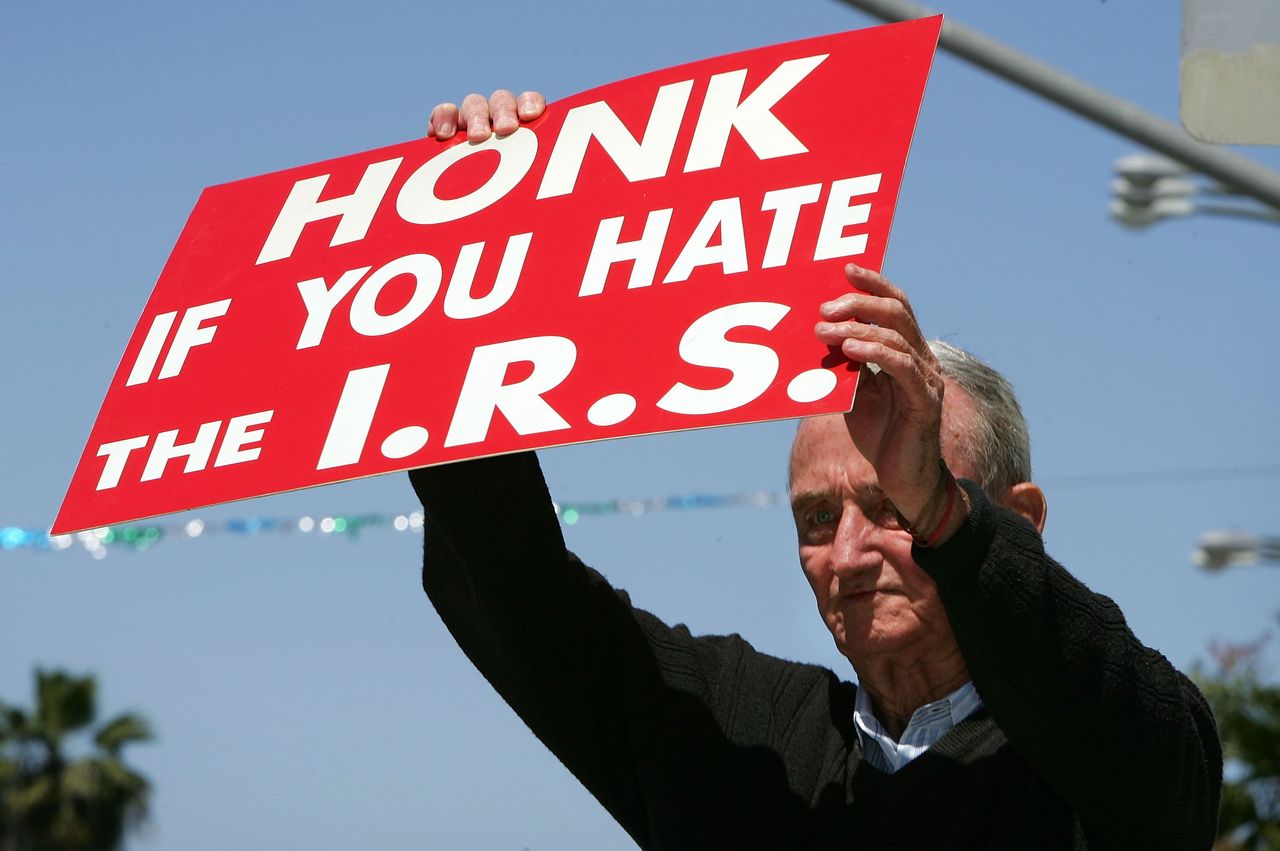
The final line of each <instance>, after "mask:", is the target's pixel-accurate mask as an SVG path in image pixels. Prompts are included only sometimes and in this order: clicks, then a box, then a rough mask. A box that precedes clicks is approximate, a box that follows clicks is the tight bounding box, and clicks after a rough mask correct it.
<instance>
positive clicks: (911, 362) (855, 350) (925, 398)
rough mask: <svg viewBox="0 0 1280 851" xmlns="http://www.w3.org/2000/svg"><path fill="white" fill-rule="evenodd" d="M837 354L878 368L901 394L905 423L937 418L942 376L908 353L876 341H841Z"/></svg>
mask: <svg viewBox="0 0 1280 851" xmlns="http://www.w3.org/2000/svg"><path fill="white" fill-rule="evenodd" d="M840 351H841V353H842V354H843V355H844V356H845V357H847V358H849V359H850V360H855V361H859V362H861V363H868V364H874V365H876V366H878V367H879V368H880V371H881V374H882V375H887V376H889V377H890V378H891V379H893V382H894V384H896V385H897V386H898V388H899V390H900V391H901V392H900V394H899V396H898V399H899V401H900V402H901V404H902V407H903V411H902V413H903V416H904V417H906V418H907V419H917V418H922V419H921V422H927V421H928V420H929V419H930V418H931V417H939V416H941V414H942V392H943V385H944V381H943V378H942V374H941V373H939V372H938V371H937V370H936V369H933V368H931V366H930V365H929V364H926V363H922V362H921V360H920V359H919V358H917V357H915V356H914V355H913V354H912V353H911V352H907V351H903V350H901V349H897V348H894V347H893V346H891V345H889V344H887V343H885V342H882V341H880V340H876V339H861V338H858V337H845V338H844V339H843V340H842V342H841V343H840Z"/></svg>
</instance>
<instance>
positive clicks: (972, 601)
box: [913, 483, 1222, 849]
mask: <svg viewBox="0 0 1280 851" xmlns="http://www.w3.org/2000/svg"><path fill="white" fill-rule="evenodd" d="M965 486H966V490H967V492H968V493H969V495H970V498H971V501H972V504H973V511H972V512H971V514H970V517H969V519H968V521H967V522H966V523H965V525H964V526H963V527H962V528H961V529H960V531H959V532H957V533H956V534H955V535H954V536H953V537H952V538H951V539H950V540H948V541H947V542H946V543H944V544H943V545H942V546H940V547H938V548H936V549H925V548H921V547H916V548H915V549H914V552H913V555H914V556H915V558H916V561H917V562H918V563H919V564H920V565H921V567H923V568H924V569H925V570H926V571H928V572H929V574H930V575H931V576H932V577H933V578H934V580H935V581H936V582H937V584H938V590H939V593H940V595H941V597H942V601H943V605H944V606H945V607H946V610H947V615H948V617H949V618H950V620H951V626H952V629H953V631H954V632H955V635H956V639H957V641H958V642H959V644H960V648H961V651H962V652H963V654H964V657H965V661H966V663H967V665H968V667H969V672H970V675H971V676H972V678H973V682H974V684H975V685H976V687H977V689H978V693H979V694H980V695H981V696H982V699H983V702H984V703H985V704H986V705H987V707H988V708H989V709H990V711H991V714H992V716H993V717H994V718H995V719H996V721H997V723H999V725H1000V727H1001V729H1003V730H1004V732H1005V734H1006V735H1007V736H1008V737H1009V741H1010V742H1011V743H1012V744H1013V745H1014V747H1016V748H1017V749H1018V750H1019V751H1020V752H1021V753H1022V754H1023V755H1024V756H1025V757H1026V758H1027V759H1028V760H1029V761H1031V763H1032V764H1033V765H1035V766H1036V768H1037V769H1038V770H1039V771H1040V772H1041V774H1042V775H1043V776H1044V777H1045V779H1046V780H1048V781H1049V783H1050V784H1052V785H1053V786H1054V787H1055V788H1056V789H1057V790H1058V791H1059V793H1060V794H1062V796H1063V797H1064V798H1065V799H1066V800H1067V801H1068V802H1069V803H1070V804H1071V805H1072V806H1073V807H1074V808H1075V810H1076V812H1077V813H1078V814H1079V815H1080V817H1081V820H1082V821H1083V823H1084V825H1085V827H1086V829H1087V830H1088V831H1089V832H1090V834H1091V835H1094V836H1096V837H1097V838H1098V839H1100V840H1103V841H1104V842H1106V845H1107V847H1113V846H1114V847H1118V848H1161V849H1180V848H1194V849H1207V848H1209V846H1210V845H1212V843H1213V839H1214V834H1215V829H1216V824H1217V811H1218V801H1219V797H1220V795H1221V787H1222V753H1221V746H1220V744H1219V741H1218V736H1217V730H1216V728H1215V725H1214V722H1213V716H1212V714H1211V713H1210V711H1209V708H1208V705H1207V703H1206V702H1205V700H1204V698H1203V696H1202V695H1201V694H1200V692H1199V690H1198V689H1196V687H1195V685H1193V684H1192V683H1191V681H1190V680H1188V679H1187V678H1186V677H1185V676H1183V675H1182V674H1181V673H1180V672H1178V671H1177V670H1176V669H1175V668H1174V667H1173V665H1171V664H1170V663H1169V661H1168V660H1167V659H1165V658H1164V656H1162V655H1161V654H1159V653H1158V652H1156V651H1154V650H1152V649H1150V648H1148V647H1145V646H1143V645H1142V644H1141V642H1139V641H1138V640H1137V638H1136V637H1135V636H1134V635H1133V633H1132V632H1131V631H1130V629H1129V627H1128V625H1127V624H1126V623H1125V620H1124V615H1123V614H1122V613H1121V612H1120V610H1119V608H1118V607H1117V606H1116V605H1115V603H1113V602H1112V601H1111V600H1110V599H1108V598H1107V597H1104V596H1102V595H1100V594H1095V593H1093V592H1092V591H1090V590H1089V589H1088V588H1086V587H1085V586H1084V585H1083V584H1082V583H1080V582H1079V581H1078V580H1076V579H1075V578H1074V577H1072V576H1071V575H1070V574H1069V573H1068V572H1067V571H1066V570H1065V569H1064V568H1062V567H1061V566H1060V565H1059V564H1058V563H1057V562H1055V561H1054V560H1053V559H1051V558H1050V557H1049V556H1048V555H1047V554H1046V553H1045V551H1044V544H1043V541H1042V540H1041V538H1040V535H1039V534H1038V533H1037V532H1036V530H1035V529H1034V528H1033V527H1032V526H1031V524H1029V523H1027V522H1026V521H1025V520H1023V519H1022V518H1021V517H1019V516H1018V515H1016V514H1014V513H1013V512H1011V511H1008V510H1007V509H1004V508H1001V507H999V506H995V505H994V504H992V503H991V502H990V501H989V500H988V499H987V497H986V496H985V495H984V494H983V492H982V491H981V490H980V489H978V488H977V487H976V486H974V485H972V484H971V483H965Z"/></svg>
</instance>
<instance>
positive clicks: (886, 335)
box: [813, 322, 910, 354]
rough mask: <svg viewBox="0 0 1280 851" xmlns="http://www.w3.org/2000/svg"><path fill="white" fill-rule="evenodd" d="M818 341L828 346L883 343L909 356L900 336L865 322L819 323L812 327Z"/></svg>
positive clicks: (904, 342) (908, 349)
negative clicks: (853, 343) (859, 341)
mask: <svg viewBox="0 0 1280 851" xmlns="http://www.w3.org/2000/svg"><path fill="white" fill-rule="evenodd" d="M813 330H814V333H815V334H816V335H817V337H818V339H819V340H821V341H822V342H824V343H826V344H827V345H828V346H841V345H843V344H844V341H845V340H862V341H865V342H868V343H883V344H884V345H886V346H888V347H889V348H891V349H894V350H895V351H899V352H902V353H903V354H910V346H908V345H907V341H906V340H905V339H904V338H903V336H902V335H901V334H899V333H898V332H897V331H895V330H894V329H892V328H888V327H885V326H884V325H869V324H867V323H865V322H819V323H818V324H817V326H815V327H814V329H813Z"/></svg>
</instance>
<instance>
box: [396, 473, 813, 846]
mask: <svg viewBox="0 0 1280 851" xmlns="http://www.w3.org/2000/svg"><path fill="white" fill-rule="evenodd" d="M410 478H411V480H412V482H413V485H414V488H415V489H416V490H417V492H418V495H419V497H420V498H421V500H422V503H423V506H424V508H425V509H426V540H425V546H426V557H425V563H424V568H423V586H424V588H425V589H426V591H427V594H428V596H429V597H430V598H431V601H432V603H433V605H434V606H435V607H436V609H437V611H439V613H440V615H441V617H442V619H443V620H444V622H445V624H446V626H447V627H448V628H449V630H450V632H451V633H452V634H453V635H454V637H455V639H457V641H458V643H459V645H460V646H461V647H462V649H463V651H464V652H465V653H466V654H467V656H468V657H469V658H470V659H471V660H472V662H473V663H474V664H475V665H476V667H477V668H478V669H479V670H480V671H481V673H483V674H484V676H485V677H486V679H488V680H489V682H490V683H491V684H493V686H494V687H495V689H497V691H498V692H499V693H500V694H501V695H502V696H503V698H504V699H506V700H507V702H508V703H510V704H511V706H512V708H513V709H515V711H516V712H517V713H518V714H519V715H520V717H521V718H522V719H523V720H524V721H525V723H527V724H528V725H529V727H530V728H531V729H532V730H533V732H534V733H535V734H536V735H537V736H538V737H539V738H540V739H541V740H542V741H543V742H544V743H545V744H546V745H547V746H548V747H549V748H550V749H551V750H552V751H553V752H554V753H555V754H556V755H557V756H558V757H559V758H560V759H561V761H563V762H564V764H565V765H566V767H568V768H569V770H570V771H572V772H573V773H574V775H575V776H577V777H578V779H579V780H580V781H581V782H582V783H583V784H584V785H585V786H586V787H587V788H588V789H589V790H590V791H591V792H592V794H594V795H595V796H596V798H597V799H598V800H600V802H601V803H602V804H604V805H605V807H606V808H607V809H608V810H609V811H610V812H611V813H612V814H613V816H614V817H615V818H616V819H617V820H618V821H619V823H620V824H621V825H622V826H623V828H624V829H626V830H627V831H628V832H629V833H630V834H631V835H632V837H633V838H635V839H636V841H637V842H639V843H641V844H642V845H645V844H647V840H648V838H649V837H650V836H651V833H652V831H653V830H658V829H661V828H659V827H657V826H656V824H657V823H658V822H659V821H660V820H661V817H660V816H659V815H655V814H657V813H668V814H670V813H672V812H678V811H684V812H688V813H706V814H708V815H711V814H713V813H715V812H716V811H717V810H719V809H721V804H722V803H724V802H721V801H719V800H716V799H714V796H723V797H725V798H726V800H728V801H730V804H731V805H733V801H732V799H731V798H730V796H731V795H732V789H731V788H729V786H730V784H728V783H726V781H727V780H728V779H730V777H731V776H732V775H733V774H734V773H735V771H736V769H737V768H739V767H741V766H743V765H745V762H744V761H746V762H750V761H752V760H758V761H759V762H760V763H761V764H760V765H759V766H757V767H758V768H759V773H758V774H756V775H755V776H756V779H757V782H759V783H764V782H767V781H765V780H764V778H766V777H773V778H774V781H773V782H774V783H775V784H776V785H778V786H780V787H781V788H782V789H783V790H784V791H785V790H786V789H787V788H788V785H790V786H791V787H794V786H795V785H796V782H795V778H794V777H792V778H790V779H791V781H792V782H791V783H790V784H788V777H787V776H786V771H785V769H784V767H783V765H782V763H781V762H780V761H779V760H778V759H777V758H776V757H774V756H771V755H770V753H769V752H768V750H767V749H766V748H758V747H755V748H753V747H751V746H752V745H755V744H768V743H769V742H768V739H769V738H770V737H771V736H775V735H778V736H780V735H782V733H783V732H784V731H783V730H781V729H780V725H782V724H784V723H785V720H789V717H790V716H793V715H794V714H795V713H796V712H797V711H798V710H797V706H798V704H799V703H801V702H802V697H800V696H808V695H809V694H810V693H811V692H814V691H815V689H816V688H817V687H818V685H819V682H818V681H819V679H821V677H820V674H819V673H818V672H817V669H811V668H807V667H805V666H795V665H789V664H788V663H782V662H780V660H774V659H772V658H771V657H767V656H763V655H762V654H758V653H755V652H754V651H753V650H751V648H750V646H749V645H747V643H746V642H744V641H742V639H740V638H738V637H736V636H727V637H700V638H694V637H692V636H690V635H689V632H688V630H687V629H685V628H684V627H675V628H671V627H668V626H666V625H665V624H663V623H662V622H661V621H659V620H658V619H657V618H654V617H653V616H651V615H649V614H647V613H645V612H643V611H640V610H636V609H633V608H632V607H631V605H630V604H629V601H628V599H627V597H626V595H625V594H623V593H621V592H618V591H615V590H614V589H613V588H611V587H610V586H609V585H608V583H607V582H606V581H605V580H604V579H603V577H601V576H600V575H599V574H597V573H596V572H595V571H592V570H590V569H589V568H587V567H585V566H584V565H582V563H581V562H579V561H578V560H577V558H576V557H574V556H573V555H572V554H571V553H569V552H568V551H567V550H566V549H565V546H564V541H563V539H562V537H561V534H560V527H559V523H558V521H557V519H556V517H555V514H554V509H553V507H552V503H551V499H550V497H549V495H548V494H547V491H546V485H545V483H544V482H543V479H542V474H541V471H540V469H539V467H538V463H537V460H536V458H535V456H534V455H533V454H532V453H524V454H518V455H511V456H505V457H500V458H489V459H483V460H479V461H469V462H464V463H459V464H452V465H446V466H441V467H432V468H426V469H421V470H415V471H413V472H411V473H410ZM797 671H800V672H813V673H804V674H803V675H801V676H797ZM826 673H828V674H829V672H826ZM808 680H812V681H813V682H808ZM742 694H748V695H756V696H757V699H756V700H754V701H753V700H750V699H740V697H739V696H740V695H742ZM822 711H823V712H826V711H827V708H826V704H825V702H823V703H822ZM779 719H784V720H782V721H780V720H779ZM814 746H815V747H817V746H820V743H814ZM815 762H816V760H815ZM730 767H732V770H731V768H730ZM680 796H683V797H680ZM700 796H702V797H700ZM707 796H711V797H707ZM780 798H782V799H785V798H786V796H785V795H783V796H780ZM667 823H668V824H669V823H670V819H667Z"/></svg>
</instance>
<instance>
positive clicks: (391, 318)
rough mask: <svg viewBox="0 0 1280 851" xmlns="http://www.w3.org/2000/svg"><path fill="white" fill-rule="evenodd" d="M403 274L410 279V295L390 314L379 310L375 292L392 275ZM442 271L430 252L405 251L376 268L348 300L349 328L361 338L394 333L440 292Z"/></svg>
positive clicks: (424, 308)
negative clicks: (408, 252)
mask: <svg viewBox="0 0 1280 851" xmlns="http://www.w3.org/2000/svg"><path fill="white" fill-rule="evenodd" d="M401 275H406V276H408V277H410V278H412V279H413V295H411V296H410V297H409V301H408V302H406V303H405V305H404V306H403V307H401V308H399V309H397V310H396V311H394V312H393V313H386V314H384V313H379V312H378V308H377V300H378V294H379V293H381V292H382V288H383V287H385V286H386V285H387V284H389V283H391V281H392V280H394V279H395V278H398V277H400V276H401ZM443 277H444V270H443V269H441V268H440V261H439V260H437V259H436V258H434V257H432V256H431V255H430V254H406V255H405V256H404V257H397V258H396V259H395V260H392V261H391V262H390V263H388V264H386V265H385V266H382V267H380V268H379V269H378V270H377V271H376V272H374V273H373V274H372V275H370V276H369V277H368V279H367V280H365V282H364V283H363V284H361V285H360V289H359V291H357V292H356V297H355V298H354V299H352V301H351V328H352V330H354V331H355V332H356V333H357V334H361V335H363V336H365V337H381V336H383V335H385V334H394V333H395V332H396V331H399V330H400V329H401V328H404V327H405V326H406V325H408V324H409V323H410V322H412V321H413V320H415V319H417V318H418V317H419V316H421V315H422V314H423V313H424V312H426V309H427V308H428V307H430V306H431V302H432V301H434V300H435V297H436V293H438V292H440V281H441V279H442V278H443Z"/></svg>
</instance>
